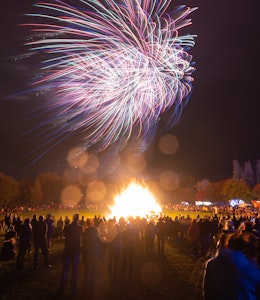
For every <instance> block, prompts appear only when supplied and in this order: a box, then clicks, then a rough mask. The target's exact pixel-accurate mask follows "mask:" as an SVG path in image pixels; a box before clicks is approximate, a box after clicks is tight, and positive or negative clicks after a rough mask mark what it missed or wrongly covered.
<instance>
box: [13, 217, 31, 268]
mask: <svg viewBox="0 0 260 300" xmlns="http://www.w3.org/2000/svg"><path fill="white" fill-rule="evenodd" d="M18 237H19V241H18V255H17V258H16V269H18V270H19V269H23V268H24V257H25V253H26V251H27V250H29V249H30V248H31V238H32V231H31V228H30V220H29V219H25V220H24V222H23V224H21V225H20V226H19V230H18Z"/></svg>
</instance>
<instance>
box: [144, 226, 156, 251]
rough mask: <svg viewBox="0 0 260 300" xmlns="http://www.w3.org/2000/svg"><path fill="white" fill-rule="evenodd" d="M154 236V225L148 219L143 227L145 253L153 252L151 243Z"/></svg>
mask: <svg viewBox="0 0 260 300" xmlns="http://www.w3.org/2000/svg"><path fill="white" fill-rule="evenodd" d="M155 236H156V226H155V224H154V222H153V221H149V222H148V224H147V225H146V228H145V243H146V254H152V253H153V246H154V245H153V244H154V239H155Z"/></svg>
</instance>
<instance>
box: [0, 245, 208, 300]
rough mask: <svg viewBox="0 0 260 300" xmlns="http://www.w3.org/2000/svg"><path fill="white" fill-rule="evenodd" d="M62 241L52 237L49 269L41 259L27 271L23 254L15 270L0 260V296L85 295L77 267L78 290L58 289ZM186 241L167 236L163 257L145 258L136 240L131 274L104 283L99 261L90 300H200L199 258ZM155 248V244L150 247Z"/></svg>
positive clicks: (104, 264)
mask: <svg viewBox="0 0 260 300" xmlns="http://www.w3.org/2000/svg"><path fill="white" fill-rule="evenodd" d="M63 242H64V241H63V240H57V239H56V240H54V241H53V242H52V247H51V252H50V263H51V264H52V266H53V267H52V268H51V269H44V266H43V261H42V257H40V260H39V262H40V268H39V269H37V270H34V269H32V254H28V255H27V257H26V261H25V269H23V270H19V271H16V270H15V259H14V260H9V261H1V262H0V299H8V300H13V299H19V300H20V299H26V300H27V299H37V300H41V299H90V298H87V297H86V296H84V292H85V289H86V288H87V287H83V286H82V281H83V276H82V275H83V265H82V263H81V265H80V270H79V288H80V290H79V294H78V295H77V296H73V297H72V295H71V293H70V285H69V283H68V287H67V290H66V292H65V295H63V296H62V297H61V296H60V295H59V293H58V288H59V280H60V274H61V267H62V265H61V253H62V249H63ZM190 247H191V246H190V244H189V242H188V241H176V240H170V241H168V242H167V243H166V246H165V255H164V256H158V255H157V254H156V251H155V254H153V255H150V256H147V255H146V254H145V253H144V242H143V241H140V242H138V244H137V246H136V251H135V257H134V274H133V276H131V277H128V276H125V277H123V276H121V277H119V278H117V279H116V280H115V281H114V282H110V280H109V278H108V272H107V258H106V257H105V258H104V260H103V261H102V263H101V265H100V269H99V274H98V281H97V290H96V294H95V296H93V297H92V298H91V299H93V300H96V299H98V300H110V299H113V300H124V299H129V300H130V299H132V300H133V299H135V300H138V299H140V300H141V299H142V300H146V299H147V300H148V299H149V300H153V299H154V300H157V299H158V300H159V299H160V300H164V299H174V300H184V299H185V300H201V299H202V293H201V283H202V274H203V266H204V262H205V259H202V258H201V259H195V258H193V256H192V255H191V249H190ZM155 249H156V247H155Z"/></svg>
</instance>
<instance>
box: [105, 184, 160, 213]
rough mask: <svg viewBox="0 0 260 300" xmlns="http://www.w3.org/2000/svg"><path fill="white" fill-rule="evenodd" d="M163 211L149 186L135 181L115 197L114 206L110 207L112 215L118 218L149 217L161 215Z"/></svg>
mask: <svg viewBox="0 0 260 300" xmlns="http://www.w3.org/2000/svg"><path fill="white" fill-rule="evenodd" d="M161 211H162V209H161V207H160V205H159V204H158V203H157V202H156V199H155V197H154V195H153V194H152V193H151V192H150V191H149V190H148V188H146V187H144V186H141V185H139V184H136V183H134V182H133V183H131V184H130V185H129V186H128V187H127V188H126V189H125V190H123V191H122V192H121V194H119V195H117V196H116V197H115V203H114V206H113V207H110V212H111V213H110V216H111V217H116V218H117V219H119V218H120V217H124V218H126V219H127V218H129V217H146V218H147V217H148V218H149V217H151V216H152V215H160V213H161Z"/></svg>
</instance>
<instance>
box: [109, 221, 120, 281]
mask: <svg viewBox="0 0 260 300" xmlns="http://www.w3.org/2000/svg"><path fill="white" fill-rule="evenodd" d="M112 228H113V230H114V238H113V240H112V241H111V242H110V243H108V246H107V252H108V274H109V277H110V279H111V280H112V281H114V280H116V279H117V277H118V275H119V261H120V258H121V254H122V241H121V230H120V227H119V225H118V224H113V227H112Z"/></svg>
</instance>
